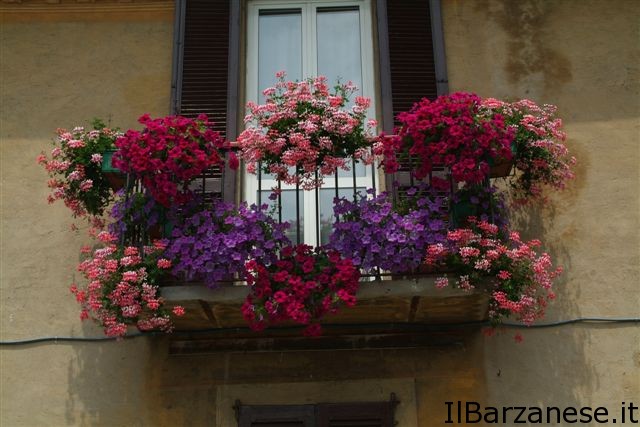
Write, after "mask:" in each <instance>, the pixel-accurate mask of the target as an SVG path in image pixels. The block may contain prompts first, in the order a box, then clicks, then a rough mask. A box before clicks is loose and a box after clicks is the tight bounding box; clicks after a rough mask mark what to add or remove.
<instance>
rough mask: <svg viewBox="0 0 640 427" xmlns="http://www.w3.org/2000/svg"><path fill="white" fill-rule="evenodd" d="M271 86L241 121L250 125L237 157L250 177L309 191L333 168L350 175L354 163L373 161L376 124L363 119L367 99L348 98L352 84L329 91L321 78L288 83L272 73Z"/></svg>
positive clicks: (240, 142) (319, 183)
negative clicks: (268, 177)
mask: <svg viewBox="0 0 640 427" xmlns="http://www.w3.org/2000/svg"><path fill="white" fill-rule="evenodd" d="M276 77H277V78H278V82H277V83H276V86H275V87H272V88H267V89H265V91H264V92H263V94H264V96H265V104H263V105H257V104H255V103H253V102H250V103H248V104H247V109H248V110H249V114H248V115H247V116H246V117H245V122H247V123H249V122H253V124H251V125H250V126H248V127H247V129H246V130H245V131H244V132H242V133H241V134H240V135H239V136H238V146H239V147H240V156H241V157H242V158H243V159H244V161H245V162H246V164H247V170H248V171H249V172H250V173H254V174H256V173H259V170H261V171H262V173H265V174H273V175H275V176H276V177H277V178H278V179H281V180H282V181H283V182H285V183H286V184H291V185H294V184H295V185H300V186H301V187H302V188H303V189H305V190H312V189H314V188H317V187H319V186H320V185H322V182H323V178H324V177H326V176H333V174H334V173H335V172H336V170H337V169H342V170H345V171H349V170H350V168H351V167H352V159H355V160H356V161H358V162H361V163H364V164H366V165H368V164H371V163H372V162H373V156H372V149H373V145H374V143H375V141H376V140H377V137H375V136H374V135H373V133H372V129H373V128H374V127H375V126H376V123H375V121H374V120H369V121H367V120H366V110H367V109H368V108H369V105H370V99H369V98H365V97H362V96H356V97H355V103H354V105H353V106H352V107H347V105H348V104H349V97H350V96H351V95H352V94H353V93H354V92H355V91H356V90H357V88H356V87H355V86H353V85H352V84H351V83H347V84H338V85H336V86H335V87H334V91H333V92H330V90H329V86H328V84H327V80H326V78H325V77H323V76H319V77H316V78H313V79H308V80H303V81H301V82H286V81H285V80H284V77H285V74H284V72H280V73H278V74H276Z"/></svg>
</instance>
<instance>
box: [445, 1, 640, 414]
mask: <svg viewBox="0 0 640 427" xmlns="http://www.w3.org/2000/svg"><path fill="white" fill-rule="evenodd" d="M443 14H444V28H445V41H446V50H447V52H446V53H447V66H448V72H449V83H450V90H451V91H458V90H463V91H473V92H477V93H479V94H480V95H482V96H493V97H498V98H512V99H515V98H523V97H527V98H530V99H533V100H534V101H536V102H539V103H550V104H556V105H558V107H559V111H558V112H559V115H560V116H561V117H563V118H564V120H565V127H566V131H567V134H568V140H567V145H568V147H569V149H570V150H571V151H572V152H573V153H574V154H575V156H576V157H577V158H578V162H579V163H578V167H577V174H576V179H575V181H574V182H573V183H571V185H570V187H569V189H568V190H567V191H565V192H564V193H560V194H557V195H556V196H554V197H553V198H552V203H551V204H550V205H549V206H548V207H546V208H541V207H533V208H531V209H527V210H526V211H524V212H521V213H520V215H519V216H518V224H519V225H521V227H522V228H523V229H527V230H528V232H527V234H528V235H532V236H533V235H537V236H540V237H541V238H542V240H543V242H544V243H545V245H546V247H547V248H548V249H549V250H550V252H551V254H552V255H553V256H554V258H555V259H557V260H558V262H559V263H560V264H561V265H563V266H564V267H565V269H566V272H565V274H564V276H563V278H562V280H561V281H560V283H559V284H558V285H559V286H558V299H557V301H556V302H555V303H554V304H553V306H552V307H551V309H550V310H549V316H548V319H549V320H556V319H566V318H571V317H579V316H584V317H598V316H600V317H636V318H637V317H640V270H639V269H640V185H639V184H640V132H639V128H640V96H639V95H640V93H639V92H640V79H639V77H640V72H639V67H640V31H639V29H640V26H639V25H638V18H639V17H640V3H638V2H636V1H633V0H628V1H625V0H621V1H606V2H603V1H598V0H565V1H540V0H527V1H510V0H492V1H488V0H481V1H465V0H444V1H443ZM523 336H524V342H523V343H522V344H520V345H517V346H513V345H510V343H509V341H510V338H509V337H508V336H507V337H504V338H501V337H498V338H496V339H491V340H487V342H486V344H485V347H484V364H485V374H486V379H487V383H486V385H487V396H486V402H487V404H494V405H495V404H505V403H513V404H518V403H519V404H523V403H528V404H547V405H550V404H556V405H576V404H579V405H587V404H592V405H603V406H608V407H609V408H611V409H614V410H618V409H617V408H618V407H619V404H620V402H622V401H627V402H628V401H629V400H630V399H634V398H635V400H636V402H637V401H638V400H640V398H639V396H640V331H639V328H638V326H637V324H635V325H626V326H623V325H617V326H616V325H606V326H605V325H602V326H593V325H589V326H587V325H576V326H567V327H563V328H560V329H553V330H540V329H539V330H531V331H524V332H523Z"/></svg>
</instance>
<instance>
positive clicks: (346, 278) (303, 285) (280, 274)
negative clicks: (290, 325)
mask: <svg viewBox="0 0 640 427" xmlns="http://www.w3.org/2000/svg"><path fill="white" fill-rule="evenodd" d="M247 267H248V270H249V274H248V275H247V283H248V284H249V286H250V287H251V291H250V293H249V295H248V296H247V299H246V301H245V303H244V304H243V305H242V313H243V315H244V318H245V319H246V320H247V322H249V325H250V326H251V327H252V328H253V329H255V330H261V329H264V328H265V327H267V326H268V325H271V324H275V323H279V322H282V321H286V320H292V321H293V322H295V323H298V324H302V325H306V328H305V331H304V333H305V335H312V336H313V335H319V334H320V333H321V332H322V328H321V326H320V323H319V321H320V319H321V318H322V316H324V315H325V314H327V313H335V312H336V311H337V309H338V307H339V306H341V305H346V306H348V307H351V306H353V305H355V303H356V291H357V290H358V286H359V280H360V272H359V271H358V269H357V268H356V266H354V265H353V263H352V262H351V260H350V259H348V258H343V257H341V256H340V254H339V253H338V252H336V251H332V250H326V249H323V248H316V249H315V250H313V249H312V248H311V247H310V246H307V245H298V246H295V247H290V246H289V247H286V248H284V249H283V250H282V252H281V257H280V259H279V260H278V261H277V262H275V263H273V264H271V265H268V266H267V265H264V264H261V263H259V262H256V261H250V262H249V263H248V265H247Z"/></svg>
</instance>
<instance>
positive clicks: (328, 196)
mask: <svg viewBox="0 0 640 427" xmlns="http://www.w3.org/2000/svg"><path fill="white" fill-rule="evenodd" d="M356 191H357V192H358V193H361V194H364V192H365V188H364V187H358V188H357V189H356ZM335 197H336V189H335V187H334V188H323V189H321V190H320V200H319V203H320V206H319V208H320V244H321V245H326V244H327V243H329V236H330V235H331V231H332V230H333V223H334V222H335V217H334V215H333V199H334V198H335ZM338 197H344V198H347V199H350V200H353V188H351V187H350V188H339V189H338Z"/></svg>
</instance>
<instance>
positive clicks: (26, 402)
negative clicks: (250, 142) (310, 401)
mask: <svg viewBox="0 0 640 427" xmlns="http://www.w3.org/2000/svg"><path fill="white" fill-rule="evenodd" d="M38 4H40V6H38V8H35V9H34V10H26V9H19V8H20V7H23V6H5V9H7V8H9V10H8V11H7V10H5V11H4V13H3V14H2V18H3V21H2V27H1V28H0V38H1V40H0V43H1V51H0V55H1V57H0V62H1V64H0V66H1V69H0V78H1V79H2V80H1V81H0V91H1V92H0V93H1V102H2V105H1V113H0V114H1V115H0V120H1V121H0V138H1V141H0V178H1V179H0V184H1V187H0V191H1V196H0V197H1V198H0V202H1V206H0V215H1V217H0V218H1V221H2V224H1V228H0V232H1V235H0V250H1V253H0V304H1V305H0V336H1V339H2V340H11V339H19V338H30V337H36V336H51V335H58V336H63V335H73V336H99V335H100V331H99V330H98V329H97V328H95V327H92V326H91V325H89V324H87V323H85V324H81V323H80V322H79V320H78V318H77V314H78V313H77V308H76V306H75V305H74V302H73V300H72V297H71V295H70V294H69V292H68V284H69V283H70V282H71V281H72V280H73V274H74V273H73V272H74V268H75V265H76V263H77V261H78V248H79V247H80V245H81V244H82V243H83V242H84V241H85V239H84V237H83V235H82V234H79V235H74V234H73V233H71V232H70V231H69V230H68V225H69V223H70V222H71V218H70V217H69V215H68V212H67V210H66V208H64V207H63V206H60V205H53V206H47V204H46V201H45V200H46V194H47V189H46V187H45V185H44V182H45V180H46V175H45V173H44V172H43V171H42V170H41V168H40V167H39V166H37V165H36V164H35V160H34V159H35V157H36V155H37V154H38V153H39V152H40V151H41V150H46V149H48V148H49V147H50V146H49V142H50V140H51V138H52V136H53V130H54V129H55V128H56V127H59V126H73V125H76V124H77V123H79V122H81V121H86V120H89V119H91V118H92V117H94V116H101V117H111V119H112V122H113V123H114V124H118V125H120V126H122V127H124V128H127V127H132V126H135V118H136V117H137V116H139V115H140V114H142V113H143V112H149V113H151V114H158V115H159V114H165V113H167V112H168V105H169V87H170V69H171V43H172V5H171V2H170V1H155V2H139V1H136V2H133V3H131V4H129V3H125V4H116V3H115V2H97V3H96V4H93V5H91V4H89V5H80V4H75V3H73V2H63V4H61V5H54V6H46V5H45V3H44V2H40V3H38ZM3 5H6V4H5V3H3ZM43 5H44V6H43ZM60 7H62V8H63V9H64V8H67V9H64V13H62V12H60V11H61V10H62V9H59V8H60ZM47 8H48V9H47ZM51 8H53V9H51ZM56 8H58V9H56ZM639 12H640V8H639V6H638V5H637V4H636V2H634V1H631V0H630V1H622V0H619V1H608V2H602V1H595V0H594V1H587V0H563V1H545V2H542V1H536V0H526V1H517V2H516V1H507V0H504V1H498V0H495V1H479V0H475V1H469V0H443V13H444V26H445V42H446V49H447V65H448V68H449V80H450V85H451V90H452V91H453V90H468V91H476V92H478V93H480V94H481V95H483V96H496V97H503V98H517V97H525V96H526V97H530V98H532V99H534V100H536V101H539V102H548V103H554V104H557V105H558V106H559V107H560V114H561V115H562V117H564V118H565V121H566V130H567V132H568V133H569V140H568V145H569V147H570V149H571V150H572V151H573V152H574V153H575V155H576V156H577V157H578V159H579V162H580V163H579V167H578V176H577V178H576V181H575V182H574V183H573V184H572V186H571V188H570V189H569V190H568V191H566V192H565V193H562V194H559V195H557V196H555V197H553V198H552V203H551V204H550V206H548V207H547V208H540V207H535V208H532V209H530V210H527V211H525V212H523V213H521V214H520V216H519V218H518V221H519V223H520V224H521V225H522V227H523V228H526V229H528V230H530V231H529V232H528V233H527V234H530V235H539V236H540V237H542V238H543V240H544V242H545V243H546V245H547V247H548V249H549V250H550V251H551V252H552V254H553V256H554V257H555V258H556V259H558V261H559V263H561V264H563V265H564V266H565V267H566V270H567V271H566V274H565V275H564V277H563V279H562V280H561V282H560V283H559V292H558V300H557V302H556V303H555V304H554V305H553V307H552V308H551V310H550V313H549V319H550V320H554V319H562V318H569V317H576V316H619V317H625V316H627V317H632V316H634V317H638V316H640V313H639V312H638V311H639V308H638V307H640V304H639V303H640V301H639V298H640V294H639V291H638V283H639V282H640V273H639V271H638V269H639V266H640V253H639V251H640V248H639V244H640V236H639V234H638V233H639V230H640V223H639V222H640V212H639V211H640V209H639V208H640V203H639V197H640V194H639V193H640V190H639V188H640V186H639V184H640V180H639V169H640V168H639V166H640V140H639V137H638V125H639V117H640V113H639V106H638V102H639V101H638V99H639V98H638V85H639V84H640V83H639V82H640V79H639V78H638V77H639V76H638V63H639V61H638V59H639V58H638V56H639V51H640V49H639V45H638V44H639V41H638V40H639V37H638V36H639V34H638V24H637V18H638V16H640V13H639ZM512 333H513V331H507V333H506V334H505V335H504V336H498V337H494V338H491V339H486V338H484V337H482V336H479V335H477V334H474V335H472V336H468V337H465V338H463V339H462V340H461V342H460V343H459V345H455V346H448V347H444V348H440V347H434V348H425V349H420V350H384V351H365V350H362V351H349V352H344V351H342V352H334V353H331V352H329V353H327V352H299V353H295V352H294V353H247V354H243V353H229V354H220V355H203V356H197V357H169V356H168V355H167V340H166V339H155V340H142V339H138V340H133V341H126V342H122V343H82V344H46V345H31V346H26V347H16V348H7V347H2V348H1V349H0V375H1V383H0V386H1V388H0V424H1V425H3V426H34V425H53V426H57V425H105V426H119V425H141V426H142V425H144V426H147V425H194V426H197V425H214V424H215V421H214V420H216V419H224V418H223V417H226V416H227V415H226V414H228V408H226V406H225V405H226V403H220V405H221V406H220V409H219V410H217V408H216V405H217V403H216V402H227V400H228V399H230V398H231V397H229V396H230V395H229V392H230V390H231V391H234V390H236V391H238V393H245V394H246V395H250V394H251V390H254V391H255V390H262V391H263V393H264V394H267V395H271V393H272V392H273V397H274V399H276V398H277V399H283V400H284V399H286V398H287V397H286V396H287V395H286V389H290V393H291V395H296V394H298V393H300V391H301V390H308V389H309V387H311V389H315V393H316V394H317V393H322V388H323V387H324V386H325V385H326V384H327V382H330V383H331V384H334V390H335V393H334V394H333V395H334V397H335V399H336V400H338V401H339V400H348V399H353V390H351V388H353V387H351V388H350V387H343V388H341V387H335V384H336V382H337V383H338V384H339V383H341V382H345V381H350V380H357V381H358V382H357V383H352V384H358V385H360V386H361V387H362V395H363V396H378V395H380V396H381V395H382V394H381V393H385V394H386V391H387V390H388V389H389V387H391V386H390V385H389V384H395V382H398V381H399V382H401V383H402V384H405V385H406V384H412V387H411V386H405V385H403V386H398V387H396V388H400V389H402V390H403V391H402V393H404V394H407V393H409V394H410V393H413V396H408V397H407V398H406V399H403V401H404V402H405V405H407V406H406V407H403V409H402V411H403V412H402V415H403V416H404V417H407V418H405V419H407V420H412V419H416V420H417V423H418V425H420V426H431V425H440V424H441V423H442V421H444V419H445V417H446V413H445V407H444V401H447V400H462V401H464V400H475V401H478V402H480V403H482V404H485V405H506V406H511V405H516V404H526V405H557V406H566V405H603V406H609V407H610V408H611V409H612V410H616V409H617V408H618V407H619V402H620V401H622V400H626V401H629V399H631V398H634V397H635V398H636V400H638V398H637V397H638V396H640V377H639V376H638V372H640V352H639V347H640V333H639V331H638V327H637V326H615V325H603V326H593V325H576V326H567V327H563V328H558V329H537V330H530V331H523V332H522V333H523V335H524V338H525V341H524V343H522V344H518V345H516V344H515V343H514V342H513V339H512ZM394 381H395V382H394ZM269 383H273V384H274V387H273V389H270V388H269V386H268V384H269ZM292 383H294V384H295V383H304V384H305V385H301V386H300V388H299V389H296V388H295V387H293V386H291V384H292ZM323 384H324V385H323ZM252 385H257V387H252ZM394 387H395V386H394ZM394 387H391V388H394ZM309 390H310V389H309ZM411 390H413V391H411ZM309 393H311V391H309ZM297 398H298V399H301V397H300V396H298V397H297ZM412 401H414V402H415V405H414V407H413V408H409V406H410V404H411V402H412ZM274 403H284V402H279V401H278V402H275V401H274ZM636 403H637V402H636ZM401 405H402V403H401ZM412 417H413V418H412Z"/></svg>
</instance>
